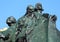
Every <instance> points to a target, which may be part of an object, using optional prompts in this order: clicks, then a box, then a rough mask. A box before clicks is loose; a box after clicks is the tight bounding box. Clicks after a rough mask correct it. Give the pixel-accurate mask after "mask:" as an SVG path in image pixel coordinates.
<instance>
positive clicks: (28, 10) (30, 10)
mask: <svg viewBox="0 0 60 42" xmlns="http://www.w3.org/2000/svg"><path fill="white" fill-rule="evenodd" d="M26 10H27V13H32V12H34V7H33V6H32V5H28V6H27V9H26Z"/></svg>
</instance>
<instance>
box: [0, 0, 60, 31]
mask: <svg viewBox="0 0 60 42" xmlns="http://www.w3.org/2000/svg"><path fill="white" fill-rule="evenodd" d="M39 2H40V3H42V6H43V9H44V11H43V13H49V14H51V15H54V14H55V15H56V16H57V18H58V19H57V22H56V27H57V28H58V30H60V0H0V28H4V27H8V26H7V24H6V19H7V18H8V17H9V16H14V17H15V18H16V20H18V19H19V18H20V17H22V16H23V15H24V14H25V12H26V7H27V6H28V5H30V4H31V5H33V6H34V5H35V4H36V3H39Z"/></svg>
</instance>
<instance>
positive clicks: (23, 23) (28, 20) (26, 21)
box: [0, 3, 57, 42]
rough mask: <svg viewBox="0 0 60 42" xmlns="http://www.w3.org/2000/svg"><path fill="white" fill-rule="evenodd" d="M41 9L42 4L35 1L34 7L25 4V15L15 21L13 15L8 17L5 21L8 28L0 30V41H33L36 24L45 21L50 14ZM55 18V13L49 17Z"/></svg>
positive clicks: (54, 19)
mask: <svg viewBox="0 0 60 42" xmlns="http://www.w3.org/2000/svg"><path fill="white" fill-rule="evenodd" d="M42 11H43V8H42V4H41V3H37V4H36V5H35V7H34V6H32V5H29V6H27V9H26V13H25V15H24V16H23V17H21V18H19V19H18V20H17V21H16V19H15V18H14V17H13V16H10V17H8V18H7V20H6V23H7V25H8V26H9V28H8V29H7V30H6V31H3V32H0V42H34V41H33V40H35V38H34V35H35V34H38V35H39V33H37V29H38V24H40V22H41V23H43V22H45V21H47V20H48V18H49V16H50V15H49V14H48V13H42ZM44 18H45V19H44ZM42 19H43V20H44V21H42ZM56 19H57V17H56V16H55V15H53V16H52V17H51V20H52V21H53V22H55V21H56ZM37 38H38V37H37ZM38 39H39V38H38ZM35 42H39V41H35Z"/></svg>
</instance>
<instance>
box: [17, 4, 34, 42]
mask: <svg viewBox="0 0 60 42" xmlns="http://www.w3.org/2000/svg"><path fill="white" fill-rule="evenodd" d="M26 11H27V12H26V14H25V15H24V17H22V18H20V19H18V24H17V25H19V26H18V28H22V29H21V32H22V33H23V35H25V34H26V31H27V28H29V27H30V26H31V25H32V19H33V12H34V7H33V6H32V5H29V6H28V7H27V9H26ZM21 26H22V27H21ZM24 29H25V33H24ZM21 32H20V35H21ZM22 37H23V38H26V35H25V36H22ZM22 37H21V38H22ZM18 41H19V40H18ZM23 41H24V40H23ZM25 42H27V41H25Z"/></svg>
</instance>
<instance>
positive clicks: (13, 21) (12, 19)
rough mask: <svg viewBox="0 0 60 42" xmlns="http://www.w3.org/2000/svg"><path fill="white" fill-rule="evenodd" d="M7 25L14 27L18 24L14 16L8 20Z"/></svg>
mask: <svg viewBox="0 0 60 42" xmlns="http://www.w3.org/2000/svg"><path fill="white" fill-rule="evenodd" d="M6 23H7V24H8V26H12V25H14V24H15V23H16V19H15V18H14V17H13V16H10V17H8V18H7V20H6Z"/></svg>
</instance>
